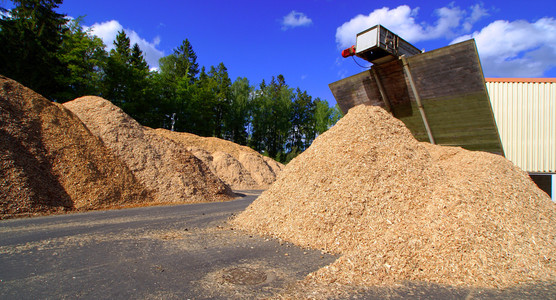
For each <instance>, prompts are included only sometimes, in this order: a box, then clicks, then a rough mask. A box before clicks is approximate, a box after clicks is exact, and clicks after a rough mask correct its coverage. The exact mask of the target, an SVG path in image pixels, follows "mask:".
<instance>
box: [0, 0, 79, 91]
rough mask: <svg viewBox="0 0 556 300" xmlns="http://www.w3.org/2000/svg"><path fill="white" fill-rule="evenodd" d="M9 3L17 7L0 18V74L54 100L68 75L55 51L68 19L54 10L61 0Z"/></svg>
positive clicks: (57, 50) (31, 0) (61, 40)
mask: <svg viewBox="0 0 556 300" xmlns="http://www.w3.org/2000/svg"><path fill="white" fill-rule="evenodd" d="M12 2H13V3H14V4H15V5H16V7H15V8H14V9H12V10H11V11H10V14H9V15H3V16H2V18H1V19H0V45H2V46H1V47H2V50H1V51H0V73H1V74H3V75H5V76H8V77H10V78H12V79H14V80H17V81H19V82H20V83H22V84H24V85H25V86H27V87H29V88H31V89H33V90H35V91H36V92H38V93H40V94H42V95H43V96H45V97H47V98H49V99H54V94H55V93H56V91H59V90H60V89H61V88H63V83H61V82H60V78H61V77H63V76H67V68H66V66H65V65H64V64H63V63H62V62H61V61H60V59H59V56H58V52H59V50H60V48H61V45H62V42H63V39H64V33H65V31H66V26H65V24H66V23H67V21H68V20H67V19H66V18H65V16H64V15H62V14H59V13H56V12H55V11H54V9H56V8H58V6H59V5H60V4H61V3H62V1H61V0H14V1H12Z"/></svg>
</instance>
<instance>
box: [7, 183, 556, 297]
mask: <svg viewBox="0 0 556 300" xmlns="http://www.w3.org/2000/svg"><path fill="white" fill-rule="evenodd" d="M239 192H240V193H244V194H245V197H243V198H241V199H238V200H234V201H230V202H224V203H205V204H190V205H175V206H158V207H144V208H133V209H122V210H112V211H95V212H88V213H76V214H68V215H57V216H48V217H37V218H27V219H14V220H4V221H1V222H0V299H249V298H251V299H255V298H257V299H258V298H278V297H279V295H284V293H285V294H286V295H289V296H287V297H290V298H291V297H293V298H295V297H297V296H291V295H303V296H304V297H309V296H311V297H313V296H316V297H322V296H324V295H325V294H326V293H324V294H323V293H322V292H323V291H326V290H327V287H324V288H322V287H320V288H315V289H314V290H312V291H311V290H307V291H302V292H301V293H299V289H300V288H299V286H298V285H296V281H297V280H300V279H303V278H304V277H305V276H306V275H307V274H308V273H310V272H312V271H315V270H317V269H318V268H320V267H322V266H325V265H327V264H330V263H331V262H333V261H334V260H335V259H336V257H334V256H331V255H325V254H322V253H320V251H314V250H307V249H301V248H299V247H296V246H293V245H291V244H288V243H281V242H280V241H278V240H275V239H265V238H261V237H257V236H251V235H249V234H246V233H244V232H242V231H239V230H236V229H234V228H231V227H230V226H229V225H228V223H227V220H228V219H229V218H230V217H233V216H234V215H235V214H237V213H239V212H241V211H242V210H243V209H245V207H247V206H248V205H249V204H250V203H251V202H252V201H253V200H254V199H256V197H257V196H258V194H260V191H239ZM309 289H310V288H309ZM296 291H297V292H296ZM329 296H330V297H333V298H340V299H341V298H360V299H374V298H386V299H403V298H412V299H466V298H467V299H470V298H474V299H475V298H478V299H482V298H485V299H488V298H507V299H516V298H527V299H533V298H535V299H556V285H555V284H554V283H543V284H538V285H534V286H527V287H520V288H515V289H508V290H504V291H494V290H471V289H462V288H455V287H445V286H438V285H433V284H427V283H415V282H409V283H404V284H401V285H399V286H396V287H380V288H368V289H363V290H357V289H350V288H345V289H343V290H342V289H340V291H339V292H335V293H330V295H329Z"/></svg>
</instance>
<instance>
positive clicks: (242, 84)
mask: <svg viewBox="0 0 556 300" xmlns="http://www.w3.org/2000/svg"><path fill="white" fill-rule="evenodd" d="M253 97H254V88H253V87H252V86H250V85H249V80H248V79H247V78H241V77H238V78H237V79H236V80H235V81H234V83H233V84H232V86H231V103H230V110H229V113H228V115H227V118H226V126H225V128H226V133H225V138H226V139H229V140H231V141H233V142H234V143H237V144H240V145H247V137H248V130H247V127H248V125H249V121H250V109H251V107H252V103H251V102H252V101H251V100H252V98H253Z"/></svg>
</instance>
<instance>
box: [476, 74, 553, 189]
mask: <svg viewBox="0 0 556 300" xmlns="http://www.w3.org/2000/svg"><path fill="white" fill-rule="evenodd" d="M486 86H487V90H488V93H489V96H490V101H491V103H492V110H493V113H494V118H495V120H496V124H497V127H498V131H499V133H500V139H501V141H502V146H503V148H504V153H505V155H506V158H508V159H509V160H511V161H512V162H513V163H515V164H516V165H517V166H519V167H520V168H522V169H523V170H525V171H527V172H531V173H556V78H486ZM553 180H554V177H553ZM553 187H554V185H553Z"/></svg>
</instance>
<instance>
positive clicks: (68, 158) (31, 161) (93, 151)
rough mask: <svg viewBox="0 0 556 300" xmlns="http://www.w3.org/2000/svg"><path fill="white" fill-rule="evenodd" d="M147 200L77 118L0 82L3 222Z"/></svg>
mask: <svg viewBox="0 0 556 300" xmlns="http://www.w3.org/2000/svg"><path fill="white" fill-rule="evenodd" d="M148 200H149V195H148V193H147V192H146V190H145V188H144V187H143V186H142V185H141V184H140V183H139V182H138V181H137V180H136V179H135V177H134V176H133V175H132V173H131V172H130V171H129V169H128V168H127V167H126V166H125V165H124V164H123V163H122V162H121V161H120V160H118V159H116V157H114V156H113V155H112V154H111V153H110V151H109V150H108V149H107V148H106V147H105V146H104V144H102V142H101V141H100V140H99V139H98V138H96V137H95V136H93V135H92V134H91V133H90V132H89V131H88V130H87V128H86V127H85V126H84V125H83V123H81V121H80V120H79V119H78V118H77V117H76V116H75V115H73V114H72V113H71V112H69V111H68V110H66V109H64V107H63V106H61V105H59V104H56V103H52V102H50V101H48V100H47V99H45V98H43V97H42V96H41V95H39V94H37V93H35V92H33V91H32V90H30V89H28V88H26V87H24V86H22V85H21V84H19V83H17V82H16V81H13V80H11V79H9V78H6V77H4V76H0V201H1V202H0V203H1V211H0V218H8V217H14V216H26V215H33V214H48V213H55V212H63V211H69V210H75V209H78V210H88V209H98V208H106V207H112V206H119V205H126V204H130V203H139V202H143V201H148Z"/></svg>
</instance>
